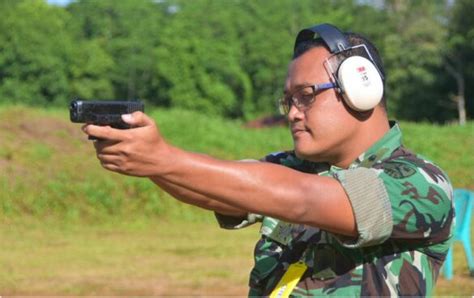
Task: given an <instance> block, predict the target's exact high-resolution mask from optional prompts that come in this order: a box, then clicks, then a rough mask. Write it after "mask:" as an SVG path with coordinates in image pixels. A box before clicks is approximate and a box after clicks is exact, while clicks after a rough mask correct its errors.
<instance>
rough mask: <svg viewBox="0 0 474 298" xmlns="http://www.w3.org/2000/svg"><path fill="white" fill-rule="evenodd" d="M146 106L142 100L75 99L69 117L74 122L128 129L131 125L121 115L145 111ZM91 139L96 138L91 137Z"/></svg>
mask: <svg viewBox="0 0 474 298" xmlns="http://www.w3.org/2000/svg"><path fill="white" fill-rule="evenodd" d="M144 109H145V106H144V104H143V103H142V102H140V101H110V100H97V101H85V100H84V101H83V100H73V101H72V102H71V104H70V105H69V117H70V119H71V122H74V123H88V124H94V125H101V126H106V125H109V126H110V127H113V128H117V129H128V128H130V125H129V124H127V123H125V122H123V120H122V117H121V115H123V114H131V113H133V112H136V111H141V112H144ZM89 139H93V140H94V139H95V138H91V137H89Z"/></svg>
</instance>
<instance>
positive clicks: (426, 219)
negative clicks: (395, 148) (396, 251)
mask: <svg viewBox="0 0 474 298" xmlns="http://www.w3.org/2000/svg"><path fill="white" fill-rule="evenodd" d="M336 179H338V180H339V181H340V182H341V184H342V185H343V187H344V189H345V191H346V193H347V194H348V196H349V199H350V201H351V204H352V207H353V210H354V215H355V218H356V223H357V228H358V231H359V237H358V238H357V239H356V240H353V241H350V240H348V239H345V238H343V237H338V238H339V240H341V242H342V243H343V245H345V246H346V247H349V248H354V247H362V246H369V245H375V244H377V243H382V242H383V241H385V240H386V239H387V238H390V239H392V240H395V241H399V240H401V241H403V243H404V245H409V244H410V243H412V244H417V243H422V242H423V243H441V242H443V241H446V240H448V239H449V237H450V234H451V223H452V220H453V216H454V211H453V207H452V187H451V184H450V182H449V179H448V178H447V176H446V175H445V174H444V173H443V172H442V171H441V170H440V169H439V168H438V167H436V166H435V165H433V164H432V163H430V162H428V161H425V160H423V159H420V158H418V157H415V156H414V155H406V156H403V158H398V159H394V160H390V161H387V162H384V163H382V164H381V165H379V166H378V167H374V168H371V169H367V168H357V169H353V170H346V171H342V172H339V173H337V174H336ZM368 186H370V187H368ZM439 247H440V249H441V250H444V249H445V247H442V246H439Z"/></svg>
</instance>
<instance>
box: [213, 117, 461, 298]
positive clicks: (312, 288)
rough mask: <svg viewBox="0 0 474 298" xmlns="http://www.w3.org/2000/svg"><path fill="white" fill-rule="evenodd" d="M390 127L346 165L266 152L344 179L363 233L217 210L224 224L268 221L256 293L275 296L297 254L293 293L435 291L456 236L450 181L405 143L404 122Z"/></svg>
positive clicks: (253, 282)
mask: <svg viewBox="0 0 474 298" xmlns="http://www.w3.org/2000/svg"><path fill="white" fill-rule="evenodd" d="M391 126H392V128H391V129H390V131H389V132H388V133H387V134H386V135H385V136H384V137H383V138H382V139H381V140H379V141H378V142H377V143H376V144H374V145H373V146H372V147H371V148H369V149H368V150H367V152H365V153H364V154H362V155H361V156H360V157H359V158H358V159H357V160H355V161H354V162H353V163H352V164H351V165H350V167H349V168H348V169H341V168H337V167H335V166H329V165H327V164H323V163H311V162H307V161H302V160H299V159H298V158H296V157H295V155H294V153H293V152H282V153H277V154H272V155H269V156H267V157H266V158H265V161H267V162H271V163H276V164H281V165H284V166H287V167H290V168H293V169H296V170H298V171H302V172H306V173H314V174H318V175H322V176H332V177H334V178H336V179H337V180H339V181H340V182H341V184H342V186H343V187H344V189H345V191H346V193H347V194H348V197H349V199H350V201H351V204H352V207H353V211H354V215H355V218H356V222H357V229H358V232H359V236H358V237H357V239H349V238H346V237H343V236H341V235H336V234H333V233H329V232H326V231H323V230H320V229H318V228H315V227H309V226H305V225H301V224H290V223H285V222H282V221H279V220H277V219H274V218H269V217H263V218H261V217H259V216H257V215H249V217H248V218H247V219H245V220H243V221H242V220H237V219H236V218H230V217H226V216H222V215H219V214H216V216H217V219H218V221H219V223H220V225H221V227H223V228H240V227H244V226H247V225H249V224H251V223H253V222H255V221H256V220H258V219H262V220H263V222H262V228H261V234H262V237H261V239H260V240H259V242H258V243H257V245H256V247H255V267H254V268H253V270H252V272H251V275H250V282H249V285H250V292H249V295H250V296H266V295H269V294H270V293H271V292H272V290H273V289H274V288H275V286H276V284H277V283H278V281H279V280H280V279H281V277H282V275H283V274H284V273H285V271H286V269H287V268H288V266H289V264H292V263H295V262H298V261H299V260H301V261H304V262H305V263H306V265H307V266H308V269H307V270H306V272H305V273H304V275H303V276H302V278H301V279H300V281H299V283H298V284H297V286H296V288H295V289H294V290H293V292H292V296H313V295H335V296H366V295H367V296H368V295H375V296H402V295H403V296H404V295H416V296H425V295H430V294H432V290H433V287H434V284H435V282H436V279H437V277H438V272H439V269H440V267H441V265H442V263H443V261H444V258H445V256H446V253H447V250H448V248H449V245H450V241H451V233H452V222H453V219H454V209H453V206H452V187H451V184H450V182H449V179H448V177H447V175H446V174H444V173H443V172H442V171H441V170H440V169H439V168H438V167H437V166H435V165H434V164H433V163H431V162H429V161H427V160H426V159H424V158H422V157H420V156H418V155H415V154H413V153H411V152H410V151H408V150H407V149H406V148H404V147H403V146H402V145H401V131H400V129H399V127H398V125H397V124H396V123H393V122H392V123H391ZM369 186H370V187H369Z"/></svg>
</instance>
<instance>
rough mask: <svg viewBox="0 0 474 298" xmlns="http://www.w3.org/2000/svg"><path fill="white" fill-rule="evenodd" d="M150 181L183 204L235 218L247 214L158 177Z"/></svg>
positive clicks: (151, 178)
mask: <svg viewBox="0 0 474 298" xmlns="http://www.w3.org/2000/svg"><path fill="white" fill-rule="evenodd" d="M150 180H151V181H153V182H154V183H155V184H156V185H158V186H159V187H160V188H161V189H163V190H164V191H166V192H167V193H169V194H170V195H171V196H173V197H174V198H176V199H177V200H179V201H181V202H183V203H187V204H191V205H194V206H197V207H200V208H204V209H207V210H211V211H215V212H218V213H221V214H224V215H230V216H235V217H244V216H246V214H247V212H245V211H244V210H242V209H239V208H236V207H234V206H230V205H228V204H225V203H222V202H219V201H217V200H214V199H211V198H209V197H206V196H204V195H201V194H199V193H196V192H194V191H191V190H189V189H186V188H184V187H182V186H179V185H176V184H173V183H170V182H169V181H166V180H164V179H162V178H160V177H150Z"/></svg>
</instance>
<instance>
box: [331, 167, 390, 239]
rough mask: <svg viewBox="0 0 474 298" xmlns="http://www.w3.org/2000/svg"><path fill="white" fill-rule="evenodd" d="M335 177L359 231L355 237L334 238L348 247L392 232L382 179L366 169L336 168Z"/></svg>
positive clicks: (386, 196)
mask: <svg viewBox="0 0 474 298" xmlns="http://www.w3.org/2000/svg"><path fill="white" fill-rule="evenodd" d="M335 178H336V179H337V180H339V182H341V184H342V187H343V188H344V190H345V191H346V194H347V196H348V197H349V201H350V203H351V205H352V210H353V212H354V217H355V220H356V224H357V231H358V234H359V235H358V237H357V238H356V239H352V238H348V237H343V236H336V237H337V239H339V240H340V242H341V244H343V245H344V246H345V247H348V248H357V247H364V246H371V245H376V244H379V243H382V242H384V241H385V240H386V239H387V238H388V237H389V236H390V234H391V233H392V209H391V206H390V200H389V197H388V194H387V191H386V188H385V185H384V181H383V180H382V179H380V178H379V177H378V175H377V173H376V172H375V171H374V170H372V169H367V168H356V169H351V170H345V171H340V172H337V173H336V174H335Z"/></svg>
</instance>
